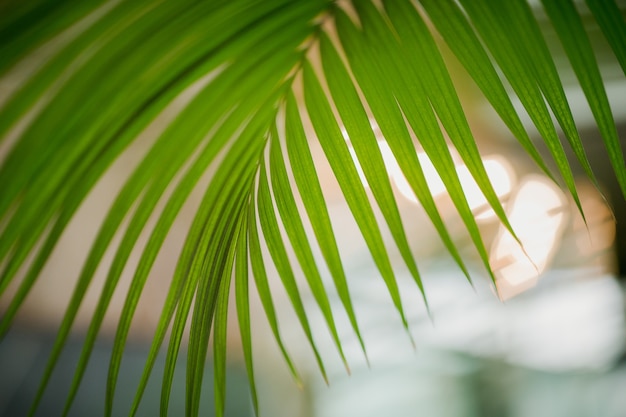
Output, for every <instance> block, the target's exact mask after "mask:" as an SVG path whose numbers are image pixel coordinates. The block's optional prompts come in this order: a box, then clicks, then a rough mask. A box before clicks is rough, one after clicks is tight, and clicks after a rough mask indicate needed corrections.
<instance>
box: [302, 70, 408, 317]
mask: <svg viewBox="0 0 626 417" xmlns="http://www.w3.org/2000/svg"><path fill="white" fill-rule="evenodd" d="M303 79H304V81H303V82H304V100H305V103H306V108H307V111H308V114H309V117H310V118H311V122H312V123H313V128H314V129H315V133H316V134H317V138H318V139H319V141H320V144H321V145H322V149H323V150H324V153H325V154H326V158H327V159H328V162H329V163H330V166H331V168H332V170H333V172H334V174H335V177H336V178H337V181H338V182H339V185H340V187H341V190H342V191H343V194H344V197H345V199H346V202H347V203H348V206H349V207H350V210H351V211H352V215H353V216H354V219H355V220H356V222H357V224H358V226H359V229H360V230H361V233H362V234H363V237H364V238H365V242H366V244H367V246H368V248H369V250H370V253H371V254H372V257H373V258H374V262H375V263H376V266H377V267H378V269H379V271H380V273H381V275H382V277H383V279H384V281H385V284H386V285H387V288H388V290H389V294H390V296H391V299H392V301H393V303H394V305H395V306H396V309H397V310H398V312H399V313H400V317H401V318H402V323H403V324H404V326H405V327H406V328H407V329H408V322H407V320H406V316H405V314H404V308H403V307H402V300H401V299H400V293H399V290H398V284H397V282H396V279H395V276H394V272H393V268H392V266H391V261H390V260H389V255H388V253H387V249H386V247H385V244H384V242H383V238H382V235H381V232H380V229H379V227H378V224H377V222H376V218H375V217H374V212H373V210H372V207H371V205H370V202H369V201H368V199H367V195H366V193H365V189H364V188H363V184H362V183H361V180H360V179H359V174H358V173H357V170H356V167H355V165H354V162H353V161H352V157H351V156H350V151H349V150H348V146H347V145H346V142H345V140H344V139H343V135H342V134H341V130H340V128H339V126H338V124H337V120H336V119H335V116H334V115H333V113H332V110H331V108H330V105H329V104H328V100H327V98H326V96H325V95H324V92H323V91H322V87H321V86H320V84H319V81H318V79H317V76H316V75H315V72H314V70H313V68H312V67H311V64H309V63H308V61H307V62H305V63H304V67H303Z"/></svg>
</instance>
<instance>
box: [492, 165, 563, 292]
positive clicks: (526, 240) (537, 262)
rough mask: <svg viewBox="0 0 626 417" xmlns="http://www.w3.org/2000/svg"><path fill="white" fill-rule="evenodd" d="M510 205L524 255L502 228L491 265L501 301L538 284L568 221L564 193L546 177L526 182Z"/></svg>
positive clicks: (512, 219)
mask: <svg viewBox="0 0 626 417" xmlns="http://www.w3.org/2000/svg"><path fill="white" fill-rule="evenodd" d="M509 204H510V209H509V213H508V218H509V221H510V222H511V225H512V226H513V230H515V232H516V233H517V236H518V238H519V239H520V241H521V243H522V245H523V247H524V249H525V252H524V250H523V249H522V248H521V247H520V246H519V244H518V243H517V242H516V241H515V239H513V237H512V236H511V235H510V234H509V233H508V232H506V231H505V230H504V228H503V227H502V226H501V228H500V232H499V233H498V236H497V237H496V239H495V240H494V243H493V246H492V250H491V256H490V258H491V259H490V264H491V266H492V268H493V270H494V272H495V274H496V279H497V285H498V291H499V293H500V297H501V298H502V299H507V298H511V297H513V296H514V295H517V294H519V293H521V292H523V291H525V290H527V289H528V288H530V287H532V286H534V285H535V284H536V282H537V279H538V277H539V275H540V274H541V273H542V272H543V271H545V269H546V268H547V266H548V264H549V262H550V260H551V259H552V257H553V256H554V252H555V250H556V248H557V246H558V245H557V244H558V242H559V240H560V238H561V235H562V233H563V227H564V225H565V221H566V211H565V210H564V209H565V207H566V204H567V202H566V200H565V197H564V196H563V193H562V192H561V191H560V190H559V189H558V188H557V187H556V186H555V185H554V184H553V183H551V182H549V181H548V180H546V179H545V178H543V177H539V176H532V179H527V180H526V181H525V182H524V183H523V184H522V185H521V186H520V188H519V189H518V191H517V192H516V194H515V195H514V196H513V198H512V199H511V201H510V203H509Z"/></svg>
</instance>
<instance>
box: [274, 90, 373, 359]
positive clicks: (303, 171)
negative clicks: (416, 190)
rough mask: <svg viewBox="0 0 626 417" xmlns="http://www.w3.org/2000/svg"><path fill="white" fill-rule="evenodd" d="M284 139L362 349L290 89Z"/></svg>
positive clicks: (325, 210)
mask: <svg viewBox="0 0 626 417" xmlns="http://www.w3.org/2000/svg"><path fill="white" fill-rule="evenodd" d="M285 136H286V138H285V141H286V142H287V153H288V155H289V161H290V166H291V169H292V172H293V175H294V180H295V182H296V185H297V187H298V190H299V191H300V196H301V198H302V202H303V204H304V208H305V210H306V212H307V215H308V217H309V220H310V221H311V226H312V228H313V233H314V234H315V237H316V239H317V242H318V243H319V246H320V249H321V251H322V255H323V256H324V259H325V260H326V265H328V268H329V270H330V273H331V275H332V277H333V281H334V283H335V288H336V289H337V294H338V295H339V298H340V299H341V302H342V304H343V306H344V308H345V310H346V313H347V314H348V318H349V320H350V323H351V324H352V328H353V330H354V332H355V333H356V335H357V337H358V339H359V343H360V344H361V348H362V349H363V352H364V353H365V344H364V343H363V338H362V337H361V332H360V330H359V326H358V323H357V319H356V315H355V313H354V307H353V305H352V299H351V297H350V291H349V288H348V281H347V278H346V274H345V271H344V268H343V264H342V262H341V257H340V255H339V248H338V247H337V241H336V239H335V234H334V232H333V228H332V225H331V221H330V215H329V214H328V207H327V206H326V201H325V199H324V194H323V193H322V187H321V185H320V182H319V178H318V176H317V171H316V170H315V165H314V163H313V157H312V156H311V150H310V149H309V146H308V144H307V139H306V136H305V134H304V128H303V127H302V120H301V119H300V114H299V113H298V107H297V104H296V99H295V97H294V95H293V93H292V92H290V94H289V95H288V96H287V102H286V106H285Z"/></svg>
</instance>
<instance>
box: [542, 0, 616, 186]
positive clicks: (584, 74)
mask: <svg viewBox="0 0 626 417" xmlns="http://www.w3.org/2000/svg"><path fill="white" fill-rule="evenodd" d="M542 3H543V6H544V8H545V10H546V12H547V13H548V15H549V16H550V19H551V20H552V24H553V26H554V28H555V30H556V32H557V34H558V35H559V38H560V39H561V43H562V44H563V47H564V49H565V52H566V53H567V56H568V58H569V60H570V62H571V64H572V68H573V69H574V71H575V72H576V76H577V77H578V80H579V82H580V85H581V87H582V89H583V91H584V93H585V96H586V97H587V101H588V102H589V107H590V108H591V112H592V113H593V116H594V118H595V119H596V123H597V124H598V128H599V130H600V133H601V134H602V139H603V140H604V144H605V146H606V149H607V151H608V155H609V159H610V161H611V164H612V165H613V170H614V172H615V174H616V176H617V180H618V182H619V185H620V187H621V189H622V194H624V196H626V167H625V166H624V155H623V153H622V148H621V146H620V143H619V137H618V135H617V129H616V127H615V120H614V119H613V113H612V111H611V107H610V105H609V99H608V97H607V95H606V90H605V88H604V83H603V82H602V76H601V74H600V70H599V67H598V62H597V61H596V58H595V55H594V53H593V49H592V46H591V42H590V41H589V37H588V36H587V34H586V33H585V27H584V26H583V23H582V20H581V18H580V15H579V14H578V12H577V10H576V8H575V6H574V3H572V1H571V0H561V1H546V0H542Z"/></svg>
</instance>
